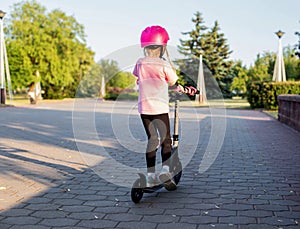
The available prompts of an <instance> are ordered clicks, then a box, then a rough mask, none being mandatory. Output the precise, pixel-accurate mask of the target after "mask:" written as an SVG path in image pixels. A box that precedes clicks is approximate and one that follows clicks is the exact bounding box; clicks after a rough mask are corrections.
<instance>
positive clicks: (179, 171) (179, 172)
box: [174, 161, 182, 185]
mask: <svg viewBox="0 0 300 229" xmlns="http://www.w3.org/2000/svg"><path fill="white" fill-rule="evenodd" d="M174 174H175V176H174V181H175V184H176V185H177V184H178V183H179V181H180V178H181V176H182V164H181V162H180V161H178V162H177V164H176V166H175V168H174Z"/></svg>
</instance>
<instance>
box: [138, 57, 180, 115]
mask: <svg viewBox="0 0 300 229" xmlns="http://www.w3.org/2000/svg"><path fill="white" fill-rule="evenodd" d="M133 74H134V75H135V76H137V77H138V80H137V83H138V85H139V100H138V111H139V113H140V114H148V115H156V114H164V113H169V93H168V88H169V85H174V84H175V83H176V81H177V80H178V76H177V75H176V72H175V71H174V70H173V69H172V67H171V65H170V64H169V63H168V62H167V61H165V60H163V59H161V58H154V57H144V58H140V59H139V60H138V61H137V63H136V65H135V68H134V70H133Z"/></svg>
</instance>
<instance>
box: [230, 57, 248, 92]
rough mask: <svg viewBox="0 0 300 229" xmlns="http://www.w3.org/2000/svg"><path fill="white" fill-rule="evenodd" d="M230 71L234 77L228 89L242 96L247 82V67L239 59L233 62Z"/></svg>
mask: <svg viewBox="0 0 300 229" xmlns="http://www.w3.org/2000/svg"><path fill="white" fill-rule="evenodd" d="M232 71H233V76H234V78H233V81H232V84H231V86H230V90H231V91H232V93H233V94H234V95H238V96H244V95H245V93H246V91H247V83H248V82H249V77H248V70H247V67H246V66H243V63H242V61H240V60H239V61H236V62H235V63H234V65H233V67H232Z"/></svg>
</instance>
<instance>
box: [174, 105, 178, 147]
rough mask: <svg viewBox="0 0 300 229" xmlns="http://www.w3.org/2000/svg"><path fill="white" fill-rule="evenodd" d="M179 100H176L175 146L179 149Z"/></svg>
mask: <svg viewBox="0 0 300 229" xmlns="http://www.w3.org/2000/svg"><path fill="white" fill-rule="evenodd" d="M178 123H179V100H178V99H176V100H175V110H174V134H173V146H174V147H178V141H179V135H178Z"/></svg>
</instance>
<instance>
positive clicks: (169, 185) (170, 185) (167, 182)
mask: <svg viewBox="0 0 300 229" xmlns="http://www.w3.org/2000/svg"><path fill="white" fill-rule="evenodd" d="M159 179H160V181H161V182H162V183H163V184H164V187H165V189H167V190H168V191H174V190H176V188H177V186H176V184H175V183H174V181H172V178H171V177H170V176H169V175H168V174H166V173H163V174H160V175H159Z"/></svg>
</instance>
